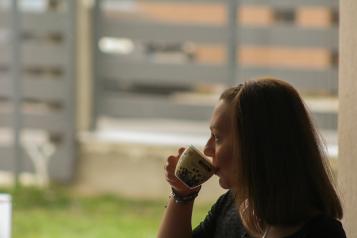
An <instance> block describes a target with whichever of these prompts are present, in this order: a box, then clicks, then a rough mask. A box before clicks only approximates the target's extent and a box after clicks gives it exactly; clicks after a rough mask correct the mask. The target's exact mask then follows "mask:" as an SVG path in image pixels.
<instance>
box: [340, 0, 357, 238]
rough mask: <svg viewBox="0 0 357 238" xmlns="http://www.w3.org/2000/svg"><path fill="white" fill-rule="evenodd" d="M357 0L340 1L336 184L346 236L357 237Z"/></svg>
mask: <svg viewBox="0 0 357 238" xmlns="http://www.w3.org/2000/svg"><path fill="white" fill-rule="evenodd" d="M356 12H357V1H355V0H343V1H340V62H339V63H340V72H339V105H340V107H339V122H338V132H339V170H338V180H339V186H340V187H339V188H340V191H341V194H342V200H343V203H344V212H345V215H344V219H343V223H344V226H345V229H346V231H347V237H357V226H356V224H357V206H356V204H357V103H356V102H357V68H356V62H357V28H356V24H355V23H356Z"/></svg>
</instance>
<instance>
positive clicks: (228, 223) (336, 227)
mask: <svg viewBox="0 0 357 238" xmlns="http://www.w3.org/2000/svg"><path fill="white" fill-rule="evenodd" d="M192 237H193V238H233V237H234V238H249V236H248V235H247V233H246V232H245V231H244V228H243V225H242V223H241V220H240V217H239V215H238V211H237V209H236V207H235V203H234V195H233V194H232V192H227V193H225V194H223V195H222V196H221V197H220V198H219V199H218V200H217V202H216V203H215V204H214V205H213V206H212V208H211V210H210V211H209V212H208V214H207V216H206V218H205V219H204V220H203V221H202V222H201V223H200V224H199V225H198V226H197V227H196V228H195V229H194V230H193V235H192ZM284 238H346V234H345V231H344V229H343V227H342V224H341V222H340V221H338V220H336V219H334V218H330V217H328V216H326V215H323V214H320V215H317V216H315V217H313V218H311V219H310V220H309V221H307V222H306V223H305V225H304V226H303V227H302V228H301V229H300V230H298V231H297V232H295V233H294V234H292V235H290V236H287V237H284Z"/></svg>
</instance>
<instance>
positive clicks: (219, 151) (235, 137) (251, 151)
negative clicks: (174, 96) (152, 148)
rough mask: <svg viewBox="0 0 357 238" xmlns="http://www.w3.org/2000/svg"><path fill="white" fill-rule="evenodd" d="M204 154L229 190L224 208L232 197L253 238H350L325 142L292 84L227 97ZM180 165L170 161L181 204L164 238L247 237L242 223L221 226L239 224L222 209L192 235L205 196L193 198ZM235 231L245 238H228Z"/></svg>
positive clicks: (244, 89) (168, 217) (262, 83)
mask: <svg viewBox="0 0 357 238" xmlns="http://www.w3.org/2000/svg"><path fill="white" fill-rule="evenodd" d="M179 152H182V151H181V150H180V151H179ZM204 153H205V154H206V155H207V156H209V157H211V158H212V162H213V165H214V166H215V167H216V168H217V171H216V175H217V176H218V177H219V183H220V185H221V186H222V187H223V188H226V189H230V192H229V193H228V194H230V195H227V194H226V195H224V196H223V198H222V197H221V199H220V200H218V205H219V206H222V207H226V206H225V205H226V204H225V203H229V200H230V199H227V197H229V196H230V197H234V200H235V206H231V207H233V208H235V209H236V212H237V214H239V217H240V218H241V221H242V223H243V226H244V228H245V230H246V231H247V233H249V235H250V236H251V237H263V238H300V237H301V238H302V237H304V238H310V237H311V238H312V237H313V238H319V237H321V238H322V237H323V238H326V237H331V238H345V237H346V236H345V233H344V230H343V227H342V225H341V223H340V222H339V221H338V219H341V218H342V215H343V212H342V207H341V203H340V200H339V198H338V195H337V193H336V190H335V189H334V187H333V184H332V182H331V175H330V172H329V169H328V164H327V161H326V156H325V155H324V153H323V149H322V148H321V143H320V141H319V137H318V135H317V133H316V131H315V129H314V127H313V125H312V122H311V120H310V118H309V116H308V112H307V110H306V108H305V106H304V104H303V102H302V100H301V98H300V96H299V94H298V93H297V91H296V90H295V89H294V88H293V87H292V86H290V85H289V84H288V83H286V82H283V81H280V80H276V79H261V80H257V81H248V82H246V83H245V84H243V85H239V86H237V87H232V88H229V89H227V90H226V91H225V92H223V93H222V95H221V97H220V101H219V102H218V104H217V105H216V107H215V109H214V112H213V115H212V119H211V137H210V139H209V140H208V142H207V144H206V147H205V150H204ZM177 160H178V156H170V157H169V158H168V160H167V166H166V178H167V181H168V182H169V184H170V185H171V187H172V188H173V191H174V195H175V196H173V197H172V198H171V199H170V202H169V204H168V208H167V211H166V214H165V217H164V220H163V222H162V225H161V228H160V231H159V237H160V238H163V237H181V238H184V237H239V236H241V237H242V236H244V234H243V232H241V229H240V228H237V227H240V220H239V218H238V219H235V221H236V222H235V224H233V225H232V224H230V225H229V226H227V227H224V225H223V224H220V222H219V221H220V219H217V217H218V218H222V217H225V216H226V215H230V216H232V215H231V213H230V212H229V211H231V208H230V209H226V210H224V209H223V210H224V211H223V212H222V210H221V209H218V211H217V209H215V206H214V207H213V209H212V210H211V212H210V213H209V215H208V218H206V219H205V221H204V222H203V223H202V224H203V225H202V224H201V225H200V226H198V228H196V230H194V231H193V232H192V231H191V230H192V229H191V213H192V206H193V199H194V197H195V196H196V194H197V193H198V190H199V189H196V190H193V191H192V190H190V189H188V188H186V187H185V186H184V185H183V184H182V183H180V182H179V181H178V180H177V178H175V176H174V173H173V171H174V168H175V166H176V163H177ZM185 198H186V199H185ZM187 198H188V199H187ZM175 199H176V200H178V201H179V202H180V201H184V202H183V203H177V202H175ZM190 199H191V200H190ZM222 199H225V201H224V202H223V203H224V204H223V205H222V204H220V202H222ZM227 201H228V202H227ZM227 211H228V212H227ZM212 214H213V215H212ZM212 216H213V217H214V218H215V219H213V220H214V221H213V222H212V221H211V220H210V217H212ZM237 217H238V216H237ZM207 219H208V222H207ZM206 222H207V223H206ZM217 227H218V233H217ZM232 228H233V229H235V230H240V232H236V233H235V234H232V236H226V235H224V236H222V233H221V232H220V230H222V229H224V230H230V229H232ZM196 231H197V233H196ZM219 233H220V234H219ZM196 234H197V235H196ZM176 235H177V236H176ZM229 235H231V234H229Z"/></svg>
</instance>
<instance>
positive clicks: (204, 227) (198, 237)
mask: <svg viewBox="0 0 357 238" xmlns="http://www.w3.org/2000/svg"><path fill="white" fill-rule="evenodd" d="M228 197H229V192H227V193H225V194H223V195H222V196H221V197H219V199H218V200H217V202H216V203H215V204H214V205H213V206H212V207H211V209H210V211H209V212H208V214H207V216H206V217H205V219H204V220H203V221H202V222H201V223H200V224H199V225H198V226H197V227H196V228H195V229H194V230H193V231H192V237H193V238H212V237H214V233H215V229H216V225H217V218H218V216H219V215H220V213H221V212H222V208H223V207H224V205H225V203H226V202H227V199H228Z"/></svg>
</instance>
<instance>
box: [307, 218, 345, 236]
mask: <svg viewBox="0 0 357 238" xmlns="http://www.w3.org/2000/svg"><path fill="white" fill-rule="evenodd" d="M306 233H307V237H314V238H318V237H324V238H330V237H331V238H346V234H345V231H344V229H343V226H342V224H341V222H340V221H338V220H336V219H334V218H331V217H328V216H325V215H319V216H317V217H315V218H313V219H311V221H309V222H308V226H307V227H306Z"/></svg>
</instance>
